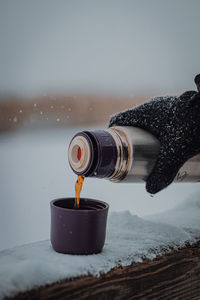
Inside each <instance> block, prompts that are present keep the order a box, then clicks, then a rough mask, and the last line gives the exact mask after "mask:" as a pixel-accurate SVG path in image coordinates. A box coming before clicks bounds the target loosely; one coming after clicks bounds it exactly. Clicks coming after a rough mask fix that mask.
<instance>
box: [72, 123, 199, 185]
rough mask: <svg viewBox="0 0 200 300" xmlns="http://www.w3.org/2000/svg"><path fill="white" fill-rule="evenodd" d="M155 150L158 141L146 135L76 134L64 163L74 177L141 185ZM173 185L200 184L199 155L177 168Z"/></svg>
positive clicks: (115, 130) (128, 130)
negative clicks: (181, 183) (67, 161)
mask: <svg viewBox="0 0 200 300" xmlns="http://www.w3.org/2000/svg"><path fill="white" fill-rule="evenodd" d="M159 148H160V143H159V141H158V140H157V139H156V138H155V137H154V136H153V135H151V134H150V133H148V132H147V131H144V130H142V129H140V128H136V127H125V126H123V127H121V126H115V127H111V128H109V129H106V130H94V131H82V132H79V133H77V134H76V135H75V136H74V137H73V138H72V140H71V142H70V145H69V149H68V160H69V163H70V166H71V168H72V170H73V171H74V173H76V174H77V175H82V176H86V177H98V178H108V179H109V180H111V181H113V182H144V181H145V180H146V178H147V177H148V175H149V174H150V173H151V171H152V169H153V166H154V164H155V161H156V159H157V156H158V153H159ZM175 181H177V182H198V181H200V154H199V155H196V156H194V157H193V158H191V159H190V160H188V161H187V162H186V163H185V164H184V165H183V166H182V167H181V169H180V170H179V172H178V174H177V175H176V178H175Z"/></svg>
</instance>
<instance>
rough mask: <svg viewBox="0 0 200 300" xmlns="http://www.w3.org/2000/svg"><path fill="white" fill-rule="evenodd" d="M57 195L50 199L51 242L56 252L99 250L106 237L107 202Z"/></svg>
mask: <svg viewBox="0 0 200 300" xmlns="http://www.w3.org/2000/svg"><path fill="white" fill-rule="evenodd" d="M74 201H75V198H60V199H55V200H52V201H51V202H50V207H51V244H52V247H53V249H54V250H55V251H56V252H60V253H66V254H94V253H99V252H101V251H102V248H103V246H104V242H105V236H106V223H107V215H108V208H109V205H108V204H107V203H106V202H103V201H99V200H94V199H88V198H80V205H79V208H74Z"/></svg>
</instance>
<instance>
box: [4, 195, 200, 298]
mask: <svg viewBox="0 0 200 300" xmlns="http://www.w3.org/2000/svg"><path fill="white" fill-rule="evenodd" d="M199 204H200V202H199V201H197V200H196V202H195V201H193V202H191V203H189V202H188V204H187V203H184V205H183V206H182V214H184V213H185V215H186V214H187V213H188V208H189V207H190V206H191V207H193V206H195V208H194V210H195V212H196V213H198V214H199V213H200V205H199ZM177 213H179V209H178V208H175V209H174V218H175V215H176V214H177ZM171 215H172V211H171V212H170V213H169V216H168V217H169V219H168V220H170V218H171ZM164 216H165V219H166V220H167V213H166V215H165V214H164ZM187 217H188V218H189V217H190V216H189V214H187ZM191 217H192V216H191ZM162 218H163V217H161V219H162ZM153 219H155V221H153ZM188 224H189V223H188ZM193 225H194V224H193ZM195 230H196V233H199V232H200V224H199V222H198V223H197V224H195ZM186 242H189V243H193V242H195V236H194V233H193V234H191V233H190V230H184V229H183V228H181V223H179V226H178V227H177V226H174V225H170V224H163V222H158V216H154V217H152V220H145V219H143V218H140V217H138V216H137V215H132V214H131V213H130V212H129V211H123V212H113V213H111V214H110V215H109V218H108V227H107V237H106V243H105V246H104V249H103V251H102V253H99V254H94V255H88V256H86V255H82V256H79V255H68V254H60V253H56V252H55V251H54V250H53V249H52V247H51V244H50V241H49V240H46V241H40V242H36V243H32V244H27V245H23V246H19V247H15V248H12V249H7V250H3V251H1V252H0V266H1V268H0V299H3V298H4V297H5V296H13V295H15V294H17V293H19V292H23V291H27V290H29V289H32V288H34V287H38V286H41V285H45V284H50V283H53V282H56V281H58V280H61V279H64V278H72V277H76V276H80V275H86V274H88V273H91V274H94V275H97V276H98V275H100V274H101V273H102V272H107V271H109V270H110V269H112V268H113V267H116V266H119V265H122V266H125V265H129V264H131V263H132V262H133V261H134V262H139V261H142V259H143V258H144V257H147V258H150V259H153V258H154V257H156V255H159V254H162V253H163V252H164V251H167V250H170V249H171V247H173V248H177V247H180V246H183V245H184V244H185V243H186Z"/></svg>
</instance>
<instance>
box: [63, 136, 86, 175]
mask: <svg viewBox="0 0 200 300" xmlns="http://www.w3.org/2000/svg"><path fill="white" fill-rule="evenodd" d="M90 157H91V150H90V146H89V143H88V141H87V139H86V138H85V137H84V136H81V135H78V136H75V138H74V139H73V140H72V142H71V144H70V146H69V150H68V160H69V163H70V165H71V167H72V168H73V169H74V171H76V172H82V171H84V170H85V169H86V168H87V166H88V164H89V161H90Z"/></svg>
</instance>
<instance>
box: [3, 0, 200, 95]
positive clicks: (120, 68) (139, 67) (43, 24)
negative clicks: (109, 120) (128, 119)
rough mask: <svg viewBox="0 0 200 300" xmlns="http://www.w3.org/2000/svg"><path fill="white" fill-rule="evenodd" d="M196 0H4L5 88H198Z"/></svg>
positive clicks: (199, 62)
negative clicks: (196, 84) (195, 77)
mask: <svg viewBox="0 0 200 300" xmlns="http://www.w3.org/2000/svg"><path fill="white" fill-rule="evenodd" d="M199 14H200V1H199V0H168V1H164V0H132V1H131V0H130V1H128V0H121V1H117V0H110V1H109V0H105V1H104V0H91V1H89V0H85V1H84V0H80V1H76V0H71V1H68V0H65V1H62V0H55V1H51V0H47V1H46V0H43V1H41V0H32V1H30V0H24V1H21V0H17V1H11V0H0V43H1V44H0V92H1V93H2V92H18V93H26V94H27V93H28V94H29V93H31V94H32V93H34V94H37V93H48V92H51V91H53V92H54V91H55V92H102V93H114V94H126V95H136V94H141V93H146V92H148V91H153V92H154V91H155V92H157V93H162V94H165V93H168V94H169V93H179V92H181V91H182V90H186V89H191V88H194V84H193V77H194V76H195V74H197V73H198V72H199V73H200V38H199V31H200V17H199Z"/></svg>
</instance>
